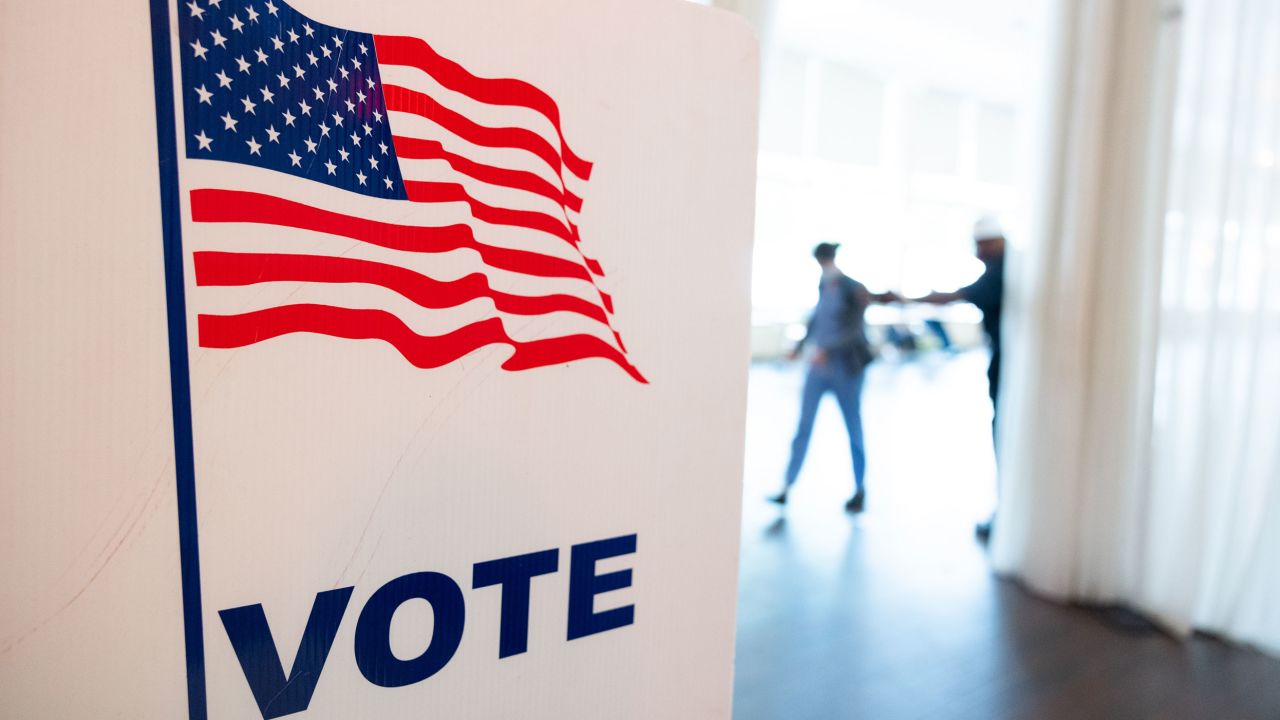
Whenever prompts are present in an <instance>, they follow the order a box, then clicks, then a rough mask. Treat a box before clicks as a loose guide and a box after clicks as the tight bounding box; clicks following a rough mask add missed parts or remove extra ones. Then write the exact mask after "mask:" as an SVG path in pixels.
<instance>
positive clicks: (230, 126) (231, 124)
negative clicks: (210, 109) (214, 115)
mask: <svg viewBox="0 0 1280 720" xmlns="http://www.w3.org/2000/svg"><path fill="white" fill-rule="evenodd" d="M238 122H240V121H239V120H236V119H235V118H233V117H231V113H229V112H228V113H224V114H223V115H222V125H223V128H222V129H223V130H230V131H231V132H235V131H236V123H238Z"/></svg>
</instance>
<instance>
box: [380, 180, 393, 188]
mask: <svg viewBox="0 0 1280 720" xmlns="http://www.w3.org/2000/svg"><path fill="white" fill-rule="evenodd" d="M382 182H384V183H386V184H387V189H388V190H390V189H391V178H382Z"/></svg>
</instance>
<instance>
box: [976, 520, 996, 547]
mask: <svg viewBox="0 0 1280 720" xmlns="http://www.w3.org/2000/svg"><path fill="white" fill-rule="evenodd" d="M992 522H993V521H992V520H988V521H986V522H980V523H978V524H977V525H975V526H974V527H973V536H974V537H976V538H978V542H980V543H982V544H983V545H986V544H987V541H988V540H990V539H991V523H992Z"/></svg>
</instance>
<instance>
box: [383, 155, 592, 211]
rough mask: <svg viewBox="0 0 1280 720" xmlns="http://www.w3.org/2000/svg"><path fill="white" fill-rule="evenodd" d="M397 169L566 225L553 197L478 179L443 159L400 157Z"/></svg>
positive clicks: (406, 175)
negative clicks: (455, 186)
mask: <svg viewBox="0 0 1280 720" xmlns="http://www.w3.org/2000/svg"><path fill="white" fill-rule="evenodd" d="M400 173H401V174H402V175H403V176H404V179H405V180H416V181H421V182H444V183H457V184H459V185H461V186H462V187H464V188H466V190H467V193H468V194H470V195H471V197H473V198H475V199H476V200H479V201H480V202H482V203H484V204H486V205H492V206H494V207H500V208H508V209H511V210H529V211H532V212H537V213H542V214H543V215H546V216H548V217H550V218H551V219H552V220H556V221H558V222H559V223H560V224H561V225H565V226H566V227H568V226H567V221H566V220H565V212H566V211H565V209H564V208H562V207H561V206H560V203H558V202H556V201H555V200H552V199H551V198H549V197H546V196H545V195H539V194H537V193H532V192H529V191H527V190H519V189H515V188H508V187H504V186H502V185H490V184H488V183H485V182H481V181H479V180H476V179H475V178H472V177H471V176H469V175H464V174H462V173H460V172H458V171H457V170H454V169H453V167H452V166H450V165H449V163H448V161H446V160H405V159H403V158H401V159H400Z"/></svg>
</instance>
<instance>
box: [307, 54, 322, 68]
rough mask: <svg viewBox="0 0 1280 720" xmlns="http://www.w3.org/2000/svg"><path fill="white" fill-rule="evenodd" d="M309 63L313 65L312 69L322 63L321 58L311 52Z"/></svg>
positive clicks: (308, 56) (308, 57)
mask: <svg viewBox="0 0 1280 720" xmlns="http://www.w3.org/2000/svg"><path fill="white" fill-rule="evenodd" d="M307 62H309V63H311V66H312V67H315V65H316V63H318V62H320V58H318V57H316V54H315V53H313V52H309V53H307Z"/></svg>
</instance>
